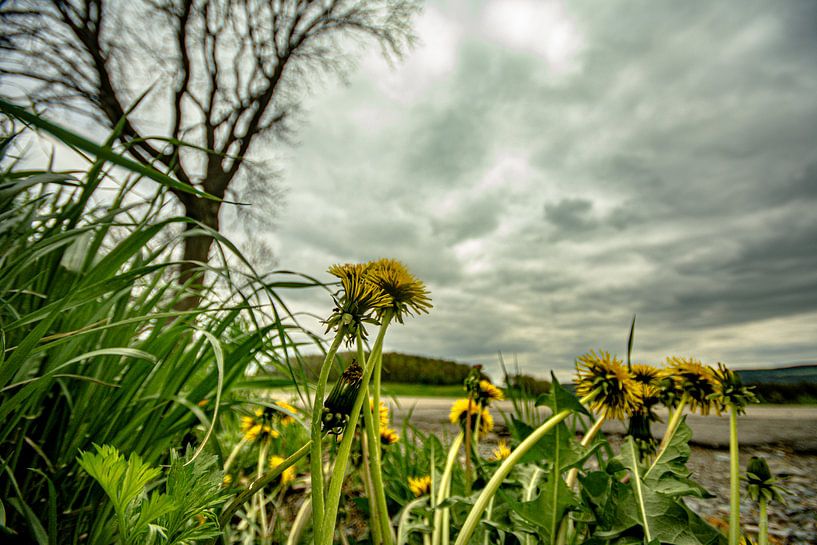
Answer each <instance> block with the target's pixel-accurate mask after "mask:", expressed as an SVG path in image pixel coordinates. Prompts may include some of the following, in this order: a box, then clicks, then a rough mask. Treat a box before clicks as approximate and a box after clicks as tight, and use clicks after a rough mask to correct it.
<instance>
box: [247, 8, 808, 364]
mask: <svg viewBox="0 0 817 545" xmlns="http://www.w3.org/2000/svg"><path fill="white" fill-rule="evenodd" d="M417 32H418V34H419V37H420V42H421V43H420V44H419V45H418V46H417V47H416V48H415V49H414V50H413V52H411V53H410V54H409V55H408V56H407V57H406V59H405V60H404V62H402V63H400V64H398V65H396V66H395V67H393V68H390V67H389V66H388V64H386V63H385V62H383V61H382V60H381V59H380V58H379V57H378V55H377V54H376V52H372V53H371V54H369V55H367V56H365V57H364V58H362V59H361V62H360V65H359V66H358V69H357V70H356V71H355V72H354V74H353V75H352V76H351V77H350V79H349V82H348V85H346V86H344V85H340V84H338V85H333V84H329V85H328V86H327V87H326V88H324V89H320V90H319V91H318V92H315V93H314V96H313V97H312V98H311V99H310V100H309V101H308V102H307V106H308V110H307V111H308V113H307V115H306V116H305V118H304V124H303V126H302V128H301V130H300V132H299V135H298V146H297V147H296V148H294V149H293V150H292V151H291V152H290V154H289V155H288V159H287V161H286V162H285V164H284V165H282V173H283V175H282V179H281V186H282V188H283V190H284V192H285V195H286V201H285V204H284V205H283V206H282V207H281V208H280V209H279V210H278V212H277V218H276V221H275V225H274V226H271V227H270V229H269V231H268V232H258V236H259V237H264V238H265V239H266V240H268V241H271V243H272V245H273V248H274V250H275V252H276V255H277V259H278V262H277V265H278V266H279V267H280V268H285V269H293V270H298V271H303V272H309V273H313V274H318V273H320V274H321V278H326V279H327V280H328V279H329V277H328V276H327V275H325V274H323V272H322V271H324V270H325V269H326V267H327V266H328V265H330V264H332V263H335V262H346V261H360V260H367V259H373V258H377V257H381V256H390V257H394V258H397V259H400V260H402V261H404V262H405V263H406V264H407V265H408V266H409V267H410V268H411V270H412V271H414V272H415V273H416V274H417V275H418V276H419V277H420V278H421V279H423V280H424V281H426V283H427V284H428V286H429V288H430V291H431V294H432V298H433V301H434V309H433V311H432V312H431V314H430V315H428V316H423V317H421V318H419V319H412V320H410V321H408V322H407V323H406V325H405V326H395V327H394V328H393V331H392V333H390V335H389V337H388V338H387V349H388V350H398V351H403V352H410V353H419V354H426V355H431V356H442V357H447V358H453V359H457V360H462V361H468V362H478V363H483V364H487V365H488V368H489V370H495V369H496V365H497V353H498V352H499V351H501V352H502V353H503V354H504V355H505V356H506V358H509V359H512V358H513V357H514V355H516V356H517V357H518V360H519V362H520V364H521V366H522V367H523V369H524V370H525V371H528V372H531V373H534V374H544V373H546V371H547V370H549V369H566V368H568V367H571V366H572V364H573V362H574V360H575V357H576V356H577V355H579V354H581V353H583V352H585V351H587V350H589V349H607V350H610V351H612V352H616V353H618V354H619V355H623V354H624V353H625V351H626V339H627V333H628V328H629V322H630V319H631V317H632V315H633V313H636V314H637V315H638V323H637V328H636V342H635V356H636V358H637V359H639V360H647V361H657V360H660V359H661V358H663V357H664V356H665V355H668V354H678V355H693V356H697V357H700V358H703V359H704V360H706V361H711V362H714V361H724V362H728V363H732V364H736V365H753V364H768V363H785V362H796V361H814V360H815V356H817V3H815V2H813V1H811V2H793V1H787V2H749V1H746V0H736V1H733V2H704V1H700V2H683V3H678V2H654V1H643V2H569V3H567V2H565V3H562V2H547V1H540V0H531V1H524V0H511V1H509V0H502V1H496V2H487V3H484V4H483V3H477V2H472V1H452V2H431V3H429V4H428V5H427V7H426V8H425V10H424V13H423V14H422V16H421V17H420V18H419V19H418V21H417ZM297 305H299V306H300V307H299V308H305V309H310V310H314V311H316V312H318V313H320V314H326V313H327V312H328V311H329V310H330V306H331V304H330V301H329V300H328V298H327V297H326V296H325V295H319V294H314V296H311V295H310V296H304V295H300V296H299V297H298V299H297Z"/></svg>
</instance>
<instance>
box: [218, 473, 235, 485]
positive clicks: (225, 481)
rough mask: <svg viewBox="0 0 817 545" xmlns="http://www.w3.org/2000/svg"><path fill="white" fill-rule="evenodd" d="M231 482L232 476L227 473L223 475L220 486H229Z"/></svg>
mask: <svg viewBox="0 0 817 545" xmlns="http://www.w3.org/2000/svg"><path fill="white" fill-rule="evenodd" d="M232 482H233V476H232V475H230V474H229V473H227V474H225V475H224V478H223V479H222V480H221V484H223V485H224V486H230V485H231V484H232Z"/></svg>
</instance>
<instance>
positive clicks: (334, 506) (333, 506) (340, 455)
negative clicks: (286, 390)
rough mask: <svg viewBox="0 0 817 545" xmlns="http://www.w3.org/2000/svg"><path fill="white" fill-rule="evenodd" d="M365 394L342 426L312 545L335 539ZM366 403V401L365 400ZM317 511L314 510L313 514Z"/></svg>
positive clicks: (368, 372) (379, 342) (378, 345)
mask: <svg viewBox="0 0 817 545" xmlns="http://www.w3.org/2000/svg"><path fill="white" fill-rule="evenodd" d="M391 318H392V315H391V313H387V314H384V316H383V321H382V325H381V326H380V331H378V332H377V339H375V342H374V345H373V346H372V352H371V353H370V354H369V360H368V361H367V362H366V367H365V370H364V372H363V384H364V385H368V384H369V380H370V379H371V378H372V371H374V362H375V359H376V358H378V357H380V353H381V352H382V350H383V338H384V337H385V336H386V330H387V329H388V327H389V323H390V322H391ZM366 393H367V388H361V389H360V391H359V392H358V393H357V398H356V399H355V404H354V406H353V407H352V412H351V413H350V414H349V420H348V421H347V423H346V431H344V433H343V439H342V440H341V442H340V447H338V452H337V455H336V456H335V467H334V468H333V469H332V480H331V481H330V482H329V490H328V491H327V494H326V503H325V506H324V514H323V522H324V527H323V529H322V533H321V541H319V542H318V541H316V543H318V545H332V540H333V538H334V535H335V525H336V524H337V516H338V506H339V504H340V494H341V489H342V487H343V479H344V476H345V474H346V464H347V462H348V461H349V455H350V454H351V452H352V441H353V440H354V437H355V428H356V427H357V421H358V418H359V417H360V408H361V407H362V406H363V396H364V394H366ZM366 401H367V402H368V399H367V400H366ZM316 509H317V507H315V506H314V499H313V510H316Z"/></svg>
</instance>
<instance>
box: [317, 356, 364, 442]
mask: <svg viewBox="0 0 817 545" xmlns="http://www.w3.org/2000/svg"><path fill="white" fill-rule="evenodd" d="M362 385H363V368H362V367H360V365H358V363H357V361H356V360H352V363H350V364H349V367H347V368H346V369H345V370H344V371H343V374H341V375H340V378H339V379H338V381H337V382H336V383H335V385H334V386H333V387H332V391H331V392H329V395H328V396H327V397H326V401H324V402H323V417H322V424H323V431H325V432H328V433H331V434H334V435H340V434H341V433H343V430H344V428H345V427H346V421H347V420H348V419H349V415H350V414H351V412H352V408H353V407H354V405H355V399H357V394H358V392H359V391H360V387H361V386H362Z"/></svg>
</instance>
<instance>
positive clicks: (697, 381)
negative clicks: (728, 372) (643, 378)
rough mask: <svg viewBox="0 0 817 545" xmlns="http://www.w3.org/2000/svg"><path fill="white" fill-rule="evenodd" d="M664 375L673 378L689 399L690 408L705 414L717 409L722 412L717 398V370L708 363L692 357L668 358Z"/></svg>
mask: <svg viewBox="0 0 817 545" xmlns="http://www.w3.org/2000/svg"><path fill="white" fill-rule="evenodd" d="M664 376H665V377H668V378H670V379H672V381H673V382H674V383H675V386H676V387H677V388H679V389H680V390H681V391H683V392H684V394H686V395H687V398H688V399H689V410H691V411H693V412H694V411H696V410H697V411H699V412H700V413H701V414H702V415H703V416H706V415H708V414H709V411H710V410H713V409H714V410H715V411H716V412H717V413H718V414H720V407H719V403H718V400H717V399H716V398H717V394H718V384H717V382H716V380H715V371H714V370H713V369H712V368H711V367H709V366H708V365H704V364H703V363H701V362H700V361H699V360H696V359H692V358H679V357H675V356H670V357H668V358H667V368H666V369H664Z"/></svg>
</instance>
